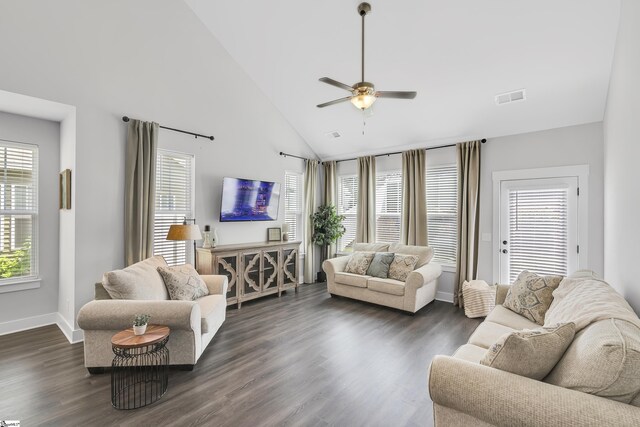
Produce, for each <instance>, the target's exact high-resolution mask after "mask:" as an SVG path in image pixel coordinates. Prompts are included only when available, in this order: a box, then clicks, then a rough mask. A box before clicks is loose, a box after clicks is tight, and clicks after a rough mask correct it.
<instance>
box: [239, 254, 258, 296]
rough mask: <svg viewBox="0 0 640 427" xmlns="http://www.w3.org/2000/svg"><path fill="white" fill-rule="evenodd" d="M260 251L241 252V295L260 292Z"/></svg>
mask: <svg viewBox="0 0 640 427" xmlns="http://www.w3.org/2000/svg"><path fill="white" fill-rule="evenodd" d="M260 258H261V256H260V252H245V253H243V254H242V279H243V280H242V282H243V283H242V295H251V294H254V293H260V275H261V271H260V270H261V268H260Z"/></svg>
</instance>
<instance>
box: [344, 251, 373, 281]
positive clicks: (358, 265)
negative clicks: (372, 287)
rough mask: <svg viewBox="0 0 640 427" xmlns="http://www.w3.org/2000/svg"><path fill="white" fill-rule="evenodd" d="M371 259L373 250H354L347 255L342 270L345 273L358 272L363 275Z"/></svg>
mask: <svg viewBox="0 0 640 427" xmlns="http://www.w3.org/2000/svg"><path fill="white" fill-rule="evenodd" d="M372 259H373V252H355V253H354V254H353V255H351V257H349V262H347V267H346V269H345V270H344V271H345V273H352V274H359V275H361V276H364V275H365V274H367V269H368V268H369V264H371V260H372Z"/></svg>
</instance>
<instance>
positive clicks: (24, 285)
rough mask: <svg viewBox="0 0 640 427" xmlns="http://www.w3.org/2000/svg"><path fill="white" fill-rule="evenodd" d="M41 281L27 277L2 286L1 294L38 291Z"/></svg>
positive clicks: (0, 285)
mask: <svg viewBox="0 0 640 427" xmlns="http://www.w3.org/2000/svg"><path fill="white" fill-rule="evenodd" d="M40 281H41V279H40V278H39V277H27V278H24V279H16V280H12V281H10V282H4V283H2V284H0V294H3V293H5V292H17V291H26V290H28V289H38V288H39V287H40Z"/></svg>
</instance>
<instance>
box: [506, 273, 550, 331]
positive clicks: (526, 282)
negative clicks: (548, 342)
mask: <svg viewBox="0 0 640 427" xmlns="http://www.w3.org/2000/svg"><path fill="white" fill-rule="evenodd" d="M561 281H562V276H538V275H537V274H535V273H531V272H530V271H527V270H525V271H523V272H522V273H520V275H519V276H518V278H517V279H516V281H515V282H513V285H512V286H511V288H510V289H509V292H507V296H506V298H505V300H504V303H503V304H502V305H503V306H504V307H505V308H508V309H509V310H511V311H513V312H515V313H518V314H520V315H522V316H524V317H526V318H527V319H529V320H531V321H532V322H536V323H537V324H538V325H544V315H545V313H546V312H547V310H548V309H549V306H550V305H551V303H552V302H553V291H554V290H555V289H556V288H557V287H558V285H559V284H560V282H561Z"/></svg>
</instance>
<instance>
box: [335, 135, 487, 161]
mask: <svg viewBox="0 0 640 427" xmlns="http://www.w3.org/2000/svg"><path fill="white" fill-rule="evenodd" d="M480 142H481V143H483V144H484V143H485V142H487V140H486V139H485V138H482V139H481V140H480ZM456 145H457V144H447V145H438V146H436V147H427V148H423V150H427V151H428V150H437V149H438V148H449V147H455V146H456ZM402 153H403V152H402V151H394V152H393V153H382V154H374V155H373V157H384V156H393V155H394V154H402ZM353 160H358V158H357V157H354V158H352V159H341V160H336V161H335V162H336V163H340V162H350V161H353Z"/></svg>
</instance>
